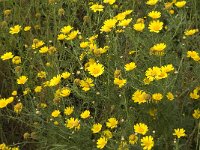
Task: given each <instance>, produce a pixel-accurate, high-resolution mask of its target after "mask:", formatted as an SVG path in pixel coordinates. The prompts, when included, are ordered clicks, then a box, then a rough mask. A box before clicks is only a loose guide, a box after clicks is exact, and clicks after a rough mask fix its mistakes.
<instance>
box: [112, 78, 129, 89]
mask: <svg viewBox="0 0 200 150" xmlns="http://www.w3.org/2000/svg"><path fill="white" fill-rule="evenodd" d="M114 84H115V85H118V86H119V88H121V87H123V86H124V85H125V84H126V79H119V78H115V79H114Z"/></svg>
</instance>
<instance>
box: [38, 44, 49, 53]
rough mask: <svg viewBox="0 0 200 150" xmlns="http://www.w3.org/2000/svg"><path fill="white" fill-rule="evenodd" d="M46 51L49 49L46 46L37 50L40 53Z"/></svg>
mask: <svg viewBox="0 0 200 150" xmlns="http://www.w3.org/2000/svg"><path fill="white" fill-rule="evenodd" d="M48 51H49V48H48V47H47V46H43V47H41V48H40V50H39V52H40V53H42V54H44V53H47V52H48Z"/></svg>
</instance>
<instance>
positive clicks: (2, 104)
mask: <svg viewBox="0 0 200 150" xmlns="http://www.w3.org/2000/svg"><path fill="white" fill-rule="evenodd" d="M7 104H8V102H7V101H6V99H5V98H1V99H0V108H4V107H6V106H7Z"/></svg>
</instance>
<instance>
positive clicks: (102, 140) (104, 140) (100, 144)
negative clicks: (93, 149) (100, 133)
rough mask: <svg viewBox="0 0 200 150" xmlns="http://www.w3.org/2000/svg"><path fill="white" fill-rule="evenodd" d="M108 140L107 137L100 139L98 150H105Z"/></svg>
mask: <svg viewBox="0 0 200 150" xmlns="http://www.w3.org/2000/svg"><path fill="white" fill-rule="evenodd" d="M107 142H108V140H107V139H106V138H105V137H100V138H99V139H98V140H97V148H99V149H103V148H104V147H105V145H106V144H107Z"/></svg>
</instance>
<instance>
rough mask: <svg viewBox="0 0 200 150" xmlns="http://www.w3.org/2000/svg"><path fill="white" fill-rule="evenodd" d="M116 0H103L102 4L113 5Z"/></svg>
mask: <svg viewBox="0 0 200 150" xmlns="http://www.w3.org/2000/svg"><path fill="white" fill-rule="evenodd" d="M115 1H116V0H103V2H104V3H108V4H110V5H112V4H114V3H115Z"/></svg>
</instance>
